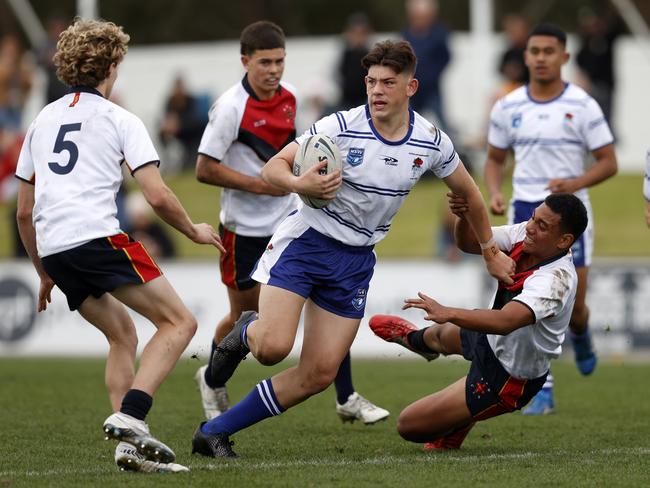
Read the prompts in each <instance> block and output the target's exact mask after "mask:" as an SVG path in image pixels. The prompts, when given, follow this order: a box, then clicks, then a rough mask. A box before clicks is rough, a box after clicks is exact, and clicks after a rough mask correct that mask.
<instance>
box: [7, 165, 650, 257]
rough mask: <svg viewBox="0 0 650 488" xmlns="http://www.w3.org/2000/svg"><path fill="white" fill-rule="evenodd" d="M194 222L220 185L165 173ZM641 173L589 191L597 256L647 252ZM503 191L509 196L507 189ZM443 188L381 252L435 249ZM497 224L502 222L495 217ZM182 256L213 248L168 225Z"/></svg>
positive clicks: (422, 187) (415, 203)
mask: <svg viewBox="0 0 650 488" xmlns="http://www.w3.org/2000/svg"><path fill="white" fill-rule="evenodd" d="M167 182H168V184H169V186H170V187H171V188H172V189H173V190H174V192H176V193H177V194H178V196H179V198H180V200H181V202H182V203H183V205H185V207H186V208H187V210H188V212H189V213H190V215H191V217H192V218H193V219H194V221H196V222H209V223H211V224H213V225H215V226H217V225H218V223H219V191H220V190H219V188H217V187H213V186H209V185H205V184H201V183H198V182H197V181H196V179H195V178H194V173H193V172H192V171H187V172H185V173H182V174H181V175H178V176H175V177H171V178H168V180H167ZM642 182H643V177H642V176H641V175H637V174H619V175H617V176H616V177H614V178H613V179H611V180H608V181H606V182H605V183H603V184H601V185H598V186H596V187H594V188H593V189H591V190H590V192H591V200H592V203H593V207H594V215H595V219H596V245H595V255H596V256H601V257H610V256H650V232H649V231H648V229H647V227H646V226H645V222H644V219H643V208H644V200H643V196H642V194H641V185H642ZM504 192H505V194H506V195H509V193H510V188H509V187H507V186H506V187H505V188H504ZM445 193H446V187H444V185H443V184H442V183H441V182H440V181H439V180H435V179H432V178H429V179H426V180H423V181H420V182H419V183H418V184H417V185H416V186H415V188H414V190H413V191H412V192H411V194H410V195H409V196H408V198H407V199H406V202H405V203H404V206H403V207H402V209H401V210H400V211H399V213H398V214H397V217H396V218H395V220H394V222H393V225H392V227H391V231H390V232H389V234H388V236H387V237H386V239H384V241H382V242H381V243H380V244H379V245H378V246H377V253H378V254H379V256H380V257H411V258H413V257H420V258H421V257H429V256H432V255H434V253H435V250H436V245H437V244H436V242H437V239H436V236H435V233H436V232H437V230H438V223H439V222H440V218H441V216H442V213H443V209H444V205H446V200H445ZM9 211H10V209H9V207H8V206H7V205H4V206H3V205H2V204H0V258H2V257H7V256H9V255H10V252H11V247H10V241H9V236H10V231H9V227H8V222H9V218H11V216H10V215H9ZM493 223H494V224H495V225H498V224H503V223H505V219H504V218H495V219H494V220H493ZM170 232H171V233H172V235H173V237H174V240H175V242H176V244H177V247H178V249H179V251H180V256H181V257H214V256H216V251H215V250H214V249H213V248H210V247H208V246H198V245H196V244H194V243H193V242H191V241H189V240H188V239H186V238H185V237H184V236H182V235H181V234H180V233H178V232H176V231H175V230H173V229H171V228H170Z"/></svg>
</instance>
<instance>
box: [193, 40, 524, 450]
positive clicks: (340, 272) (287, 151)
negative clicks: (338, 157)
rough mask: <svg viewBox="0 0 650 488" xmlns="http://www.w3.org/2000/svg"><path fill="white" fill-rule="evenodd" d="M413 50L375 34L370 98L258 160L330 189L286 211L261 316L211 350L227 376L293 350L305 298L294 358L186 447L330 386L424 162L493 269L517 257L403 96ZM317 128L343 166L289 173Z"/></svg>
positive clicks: (303, 188) (411, 88)
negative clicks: (378, 250) (463, 207)
mask: <svg viewBox="0 0 650 488" xmlns="http://www.w3.org/2000/svg"><path fill="white" fill-rule="evenodd" d="M416 62H417V60H416V57H415V54H414V53H413V50H412V48H411V46H410V45H409V44H408V43H407V42H392V41H385V42H381V43H378V44H376V45H375V46H374V47H373V49H372V50H371V51H370V53H369V54H368V55H367V56H366V57H365V58H364V60H363V65H364V68H366V69H367V70H368V75H367V77H366V87H367V93H368V104H367V105H363V106H360V107H357V108H354V109H352V110H349V111H346V112H337V113H334V114H332V115H329V116H328V117H325V118H323V119H321V120H319V121H318V122H316V123H315V124H314V125H313V126H312V127H311V128H310V129H309V130H308V131H307V132H306V133H305V134H303V135H302V136H301V137H299V138H298V139H297V140H296V143H292V144H289V145H288V146H286V147H285V148H284V149H282V151H280V152H279V153H278V154H277V155H276V156H274V157H273V158H272V159H271V160H270V161H269V162H268V163H267V164H266V166H265V167H264V169H263V170H262V177H263V178H264V180H265V181H267V182H268V183H270V184H272V185H274V186H277V187H278V188H281V189H283V190H284V191H287V192H295V193H300V194H304V195H308V196H313V197H316V198H322V199H326V200H331V203H330V204H329V205H328V206H326V207H324V208H322V209H318V210H317V209H313V208H310V207H308V206H306V205H305V206H303V207H301V208H300V210H298V211H297V212H295V213H293V214H292V215H290V216H289V217H287V218H286V219H285V220H284V221H283V222H282V224H281V225H280V227H279V228H278V230H276V232H275V234H274V235H273V237H272V238H271V242H270V244H269V246H268V247H267V249H266V251H265V252H264V254H263V256H262V258H261V259H260V261H259V263H258V264H257V267H256V269H255V271H254V273H253V278H254V279H255V280H257V281H259V282H260V283H262V287H261V290H260V302H259V316H258V314H257V313H255V312H252V311H249V312H244V313H243V314H242V316H241V317H240V318H239V320H238V321H237V322H236V323H235V327H234V328H233V330H232V332H231V333H230V334H228V335H227V336H226V337H225V339H223V340H222V341H221V342H220V343H219V345H218V347H217V349H216V351H215V354H214V356H213V367H216V370H217V371H219V373H220V374H222V375H224V379H226V380H227V378H228V377H229V376H230V375H232V373H233V372H234V371H235V369H236V368H237V366H238V364H239V363H240V361H241V360H242V359H243V358H244V356H245V355H246V354H247V353H248V352H252V353H253V355H254V356H255V358H257V359H258V360H259V361H260V362H261V363H263V364H267V365H272V364H276V363H278V362H280V361H282V360H283V359H284V358H285V357H286V356H287V355H288V354H289V352H290V351H291V349H292V347H293V344H294V340H295V336H296V329H297V327H298V321H299V318H300V315H301V313H302V311H303V309H304V324H305V329H304V330H305V333H304V339H303V344H302V350H301V355H300V360H299V362H298V364H297V365H296V366H294V367H292V368H289V369H287V370H285V371H283V372H281V373H279V374H276V375H274V376H273V377H272V378H269V379H267V380H264V381H262V382H261V383H259V384H258V385H257V386H256V387H255V388H253V390H252V391H251V392H250V393H249V394H248V396H247V397H246V398H244V399H243V400H242V401H241V402H239V403H238V404H237V405H235V406H234V407H233V408H231V409H230V410H228V411H227V412H226V413H224V414H222V415H220V416H219V417H217V418H215V419H213V420H210V421H208V422H207V423H206V422H203V423H201V425H200V426H199V427H198V428H197V430H196V432H195V434H194V438H193V440H192V450H193V452H196V453H199V454H202V455H204V456H210V457H232V456H235V455H236V454H235V453H234V452H233V450H232V447H231V442H230V440H229V436H231V435H232V434H235V433H236V432H238V431H240V430H242V429H245V428H247V427H249V426H251V425H253V424H255V423H257V422H259V421H261V420H263V419H266V418H269V417H272V416H275V415H279V414H281V413H282V412H284V411H285V410H286V409H288V408H291V407H293V406H294V405H297V404H299V403H301V402H303V401H304V400H306V399H307V398H309V397H310V396H312V395H315V394H317V393H319V392H321V391H323V390H324V389H325V388H327V387H328V386H329V385H330V384H331V383H332V381H333V380H334V377H335V376H336V372H337V370H338V368H339V365H340V363H341V361H342V360H343V358H344V357H345V355H346V354H347V352H348V351H349V349H350V346H351V345H352V341H353V340H354V337H355V336H356V333H357V329H358V327H359V323H360V321H361V318H362V317H363V315H364V309H365V305H366V299H367V294H368V288H369V283H370V279H371V277H372V274H373V268H374V265H375V261H376V258H375V254H374V251H373V247H374V245H375V243H377V242H379V241H380V240H381V239H383V238H384V237H385V236H386V233H387V232H388V230H389V229H390V225H391V222H392V219H393V217H394V216H395V214H396V213H397V211H398V210H399V208H400V206H401V205H402V202H403V201H404V199H405V198H406V196H407V195H408V193H409V192H410V190H411V188H412V187H413V186H414V185H415V183H416V182H417V181H418V180H419V179H420V177H421V176H422V174H423V173H424V172H425V171H427V170H431V171H433V172H434V173H435V175H436V176H437V177H439V178H442V179H443V180H444V182H445V184H446V185H447V186H449V187H450V188H451V189H452V190H453V191H454V192H456V193H458V194H460V195H463V196H464V197H465V198H466V199H467V200H468V201H469V202H470V210H469V211H468V212H467V219H468V221H469V222H470V225H471V227H472V229H473V230H474V232H476V234H477V235H478V242H480V243H482V244H481V247H482V249H483V250H484V253H483V256H484V258H485V262H486V265H487V267H488V269H489V270H490V272H491V273H492V274H493V275H495V276H496V277H497V278H500V279H503V280H505V281H507V282H508V283H512V280H511V279H510V278H509V275H510V274H512V273H513V272H514V262H513V261H512V260H511V259H510V258H508V257H507V256H505V254H503V253H502V252H501V251H500V250H498V248H497V247H496V244H495V241H494V239H493V237H492V230H491V228H490V225H489V221H488V215H487V210H486V208H485V204H484V202H483V199H482V197H481V194H480V192H479V190H478V187H477V186H476V184H475V183H474V181H473V180H472V178H471V176H470V175H469V174H468V173H467V171H466V170H465V168H464V166H463V165H462V163H461V162H460V159H459V158H458V155H457V154H456V151H455V150H454V147H453V145H452V143H451V141H450V140H449V138H448V137H447V135H446V134H444V133H443V132H441V131H440V130H438V129H437V128H436V127H434V126H433V125H432V124H430V123H429V122H427V121H426V120H425V119H423V118H422V117H421V116H420V115H418V114H417V113H415V112H414V111H413V110H411V109H410V108H409V99H410V97H411V96H412V95H413V94H414V93H415V92H416V90H417V87H418V82H417V80H416V79H414V78H413V74H414V72H415V67H416ZM319 133H320V134H325V135H328V136H329V137H331V138H332V139H333V141H334V142H335V143H336V144H337V145H338V147H339V149H340V150H341V154H342V156H343V158H344V163H343V171H342V172H340V171H338V170H337V171H334V172H332V173H330V174H328V175H319V174H318V172H319V170H320V169H321V168H323V167H324V166H325V165H327V161H324V162H322V163H321V164H317V165H314V166H312V167H311V168H310V169H309V170H308V171H306V172H305V173H304V174H302V175H301V176H299V177H296V176H294V175H293V173H292V168H293V162H294V159H295V157H296V153H297V151H298V148H299V143H301V142H302V141H304V140H305V139H306V138H308V137H309V136H312V135H315V134H319Z"/></svg>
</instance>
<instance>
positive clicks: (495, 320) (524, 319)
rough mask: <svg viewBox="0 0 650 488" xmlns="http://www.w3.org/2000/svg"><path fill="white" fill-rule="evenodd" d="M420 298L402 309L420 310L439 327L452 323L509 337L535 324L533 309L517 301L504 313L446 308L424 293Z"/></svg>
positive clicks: (408, 300) (405, 303)
mask: <svg viewBox="0 0 650 488" xmlns="http://www.w3.org/2000/svg"><path fill="white" fill-rule="evenodd" d="M418 297H419V298H407V299H406V300H404V306H403V307H402V309H403V310H406V309H408V308H419V309H421V310H424V311H425V312H426V315H425V317H424V318H425V319H426V320H432V321H433V322H437V323H439V324H444V323H445V322H451V323H452V324H455V325H457V326H459V327H462V328H463V329H468V330H474V331H476V332H483V333H486V334H498V335H506V334H509V333H510V332H512V331H514V330H517V329H519V328H521V327H525V326H526V325H530V324H533V323H535V316H534V314H533V312H532V311H531V309H530V308H528V307H527V306H526V305H524V304H523V303H520V302H517V301H511V302H508V303H507V304H506V305H505V306H504V307H503V308H502V309H501V310H487V309H477V310H467V309H464V308H454V307H445V306H444V305H441V304H440V303H438V302H436V301H435V300H434V299H433V298H431V297H429V296H427V295H425V294H424V293H421V292H420V293H418Z"/></svg>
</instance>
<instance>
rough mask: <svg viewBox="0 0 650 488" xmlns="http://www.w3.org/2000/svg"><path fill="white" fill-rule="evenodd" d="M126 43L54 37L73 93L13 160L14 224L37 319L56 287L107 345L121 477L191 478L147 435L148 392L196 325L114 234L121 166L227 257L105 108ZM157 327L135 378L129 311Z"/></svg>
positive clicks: (146, 147) (146, 263)
mask: <svg viewBox="0 0 650 488" xmlns="http://www.w3.org/2000/svg"><path fill="white" fill-rule="evenodd" d="M128 41H129V36H128V35H127V34H125V33H124V32H123V31H122V28H121V27H118V26H116V25H115V24H113V23H112V22H103V21H96V20H76V21H75V22H74V23H73V24H72V25H71V26H70V27H68V28H67V29H66V30H65V31H64V32H63V33H62V34H61V35H60V37H59V42H58V44H57V52H56V55H55V56H54V63H55V64H56V66H57V76H58V77H59V78H60V79H61V81H62V82H64V83H65V84H66V85H68V86H69V87H70V93H68V94H67V95H65V96H64V97H62V98H60V99H59V100H57V101H55V102H53V103H51V104H49V105H48V106H46V107H45V108H44V109H43V110H42V111H41V112H40V113H39V114H38V116H37V117H36V119H35V120H34V122H32V124H31V125H30V127H29V129H28V131H27V135H26V137H25V142H24V144H23V147H22V151H21V153H20V158H19V160H18V167H17V169H16V176H17V177H18V178H19V179H20V180H21V181H20V186H19V190H18V214H17V219H18V226H19V229H20V235H21V238H22V240H23V243H24V244H25V248H26V249H27V251H28V253H29V255H30V257H31V259H32V262H33V263H34V267H35V268H36V271H37V272H38V275H39V277H40V279H41V284H40V291H39V297H38V310H39V311H43V310H45V309H46V308H47V304H48V303H49V302H50V293H51V290H52V288H53V286H54V285H56V286H58V287H59V288H60V289H61V291H62V292H63V293H64V294H65V296H66V298H67V301H68V305H69V307H70V310H78V311H79V313H80V314H81V315H82V316H83V317H84V318H85V319H86V320H87V321H88V322H90V323H91V324H92V325H94V326H95V327H97V329H99V330H100V331H101V332H102V333H103V334H104V335H105V336H106V339H107V341H108V344H109V352H108V359H107V361H106V388H107V389H108V395H109V398H110V402H111V406H112V408H113V412H114V413H113V414H112V415H110V416H109V417H108V418H107V419H106V421H105V422H104V424H103V430H104V432H105V434H106V435H107V438H108V437H111V438H114V439H117V440H118V441H120V442H119V444H118V446H117V449H116V451H115V460H116V462H117V464H118V466H120V467H121V468H122V469H127V470H136V471H158V472H160V471H162V472H165V471H167V472H170V471H171V472H175V471H187V468H185V467H183V466H180V465H178V464H175V463H174V462H173V461H174V460H175V455H174V452H173V451H172V450H171V449H170V448H169V447H167V446H166V445H165V444H163V443H162V442H160V441H159V440H157V439H156V438H154V437H153V436H152V435H151V434H150V433H149V428H148V426H147V424H145V422H144V420H145V417H146V416H147V413H148V412H149V410H150V408H151V406H152V402H153V395H154V393H155V392H156V390H157V389H158V387H159V386H160V384H161V383H162V382H163V381H164V379H165V378H166V377H167V375H168V374H169V373H170V372H171V370H172V369H173V368H174V366H175V365H176V361H177V360H178V358H179V356H180V355H181V353H182V352H183V351H184V350H185V348H186V347H187V345H188V343H189V342H190V340H191V339H192V336H193V335H194V332H195V331H196V319H195V318H194V317H193V316H192V314H191V313H190V312H189V310H188V309H187V308H186V307H185V305H184V304H183V302H181V300H180V298H179V297H178V295H177V294H176V292H175V291H174V289H173V288H172V287H171V285H170V284H169V282H168V281H167V279H166V278H165V277H164V276H162V273H161V271H160V270H159V269H158V266H157V265H156V263H155V262H154V261H153V260H152V259H151V257H150V256H149V255H148V253H147V251H146V249H145V248H144V247H143V246H142V244H140V243H139V242H136V241H133V240H132V239H131V238H130V237H129V236H128V235H127V234H126V233H124V232H122V231H121V230H120V228H119V223H118V221H117V218H116V214H117V207H116V204H115V197H116V194H117V191H118V189H119V187H120V184H121V183H122V164H125V165H126V166H127V168H128V170H129V171H130V172H131V174H132V175H133V177H134V178H135V180H136V182H137V183H138V185H139V186H140V188H141V190H142V192H143V194H144V196H145V198H146V199H147V201H148V202H149V204H150V205H151V206H152V207H153V208H154V210H155V211H156V213H157V214H158V215H159V216H160V217H161V218H163V219H164V220H165V221H166V222H167V223H168V224H170V225H172V226H173V227H175V228H176V229H178V230H179V231H181V232H182V233H183V234H185V235H186V236H187V237H188V238H189V239H191V240H193V241H194V242H196V243H198V244H209V245H213V246H215V247H217V248H218V249H220V250H221V251H223V247H222V246H221V242H220V239H219V236H218V235H217V234H216V232H215V231H214V229H213V228H212V227H211V226H210V225H208V224H194V223H193V222H192V221H191V220H190V218H189V216H188V215H187V213H186V212H185V210H184V209H183V207H182V206H181V204H180V202H179V201H178V199H177V198H176V196H175V195H174V194H173V193H172V192H171V190H170V189H169V188H168V187H167V186H166V185H165V183H164V182H163V180H162V178H161V177H160V173H159V172H158V164H159V159H158V155H157V154H156V151H155V149H154V147H153V143H152V142H151V138H150V137H149V134H148V133H147V131H146V129H145V127H144V124H143V123H142V122H141V121H140V119H138V118H137V117H136V116H135V115H133V114H131V113H129V112H127V111H126V110H124V109H123V108H121V107H119V106H118V105H115V104H114V103H112V102H110V101H108V100H107V98H108V97H109V96H110V93H111V90H112V88H113V85H114V83H115V80H116V78H117V72H118V66H119V64H120V63H121V62H122V60H123V59H124V56H125V55H126V52H127V44H128ZM123 304H124V305H127V306H128V307H129V308H131V309H133V310H135V311H136V312H138V313H140V314H141V315H143V316H145V317H146V318H148V319H149V320H150V321H151V322H152V323H153V325H154V326H155V327H156V328H157V331H156V333H155V334H154V335H153V337H152V338H151V340H150V341H149V342H148V343H147V345H146V347H145V348H144V351H143V352H142V356H141V358H140V367H139V368H138V371H137V373H136V372H135V356H136V347H137V344H138V338H137V335H136V330H135V325H134V324H133V321H132V320H131V318H130V317H129V314H128V313H127V310H126V308H125V307H124V305H123Z"/></svg>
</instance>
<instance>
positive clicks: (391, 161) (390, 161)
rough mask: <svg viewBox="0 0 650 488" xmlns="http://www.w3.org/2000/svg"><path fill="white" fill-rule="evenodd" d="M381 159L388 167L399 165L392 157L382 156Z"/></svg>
mask: <svg viewBox="0 0 650 488" xmlns="http://www.w3.org/2000/svg"><path fill="white" fill-rule="evenodd" d="M379 159H381V160H382V161H383V162H384V164H385V165H386V166H397V165H398V163H399V161H398V160H397V159H396V158H394V157H392V156H384V155H381V156H379Z"/></svg>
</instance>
